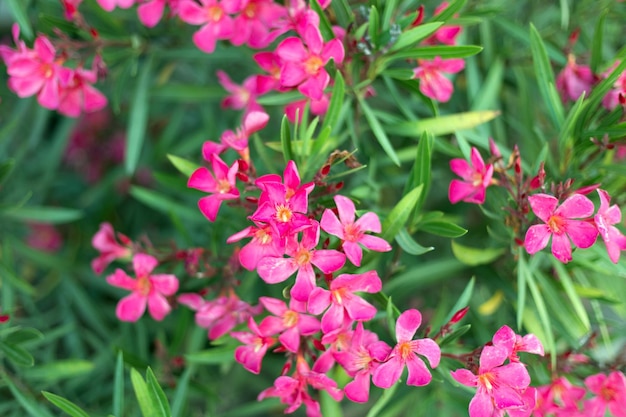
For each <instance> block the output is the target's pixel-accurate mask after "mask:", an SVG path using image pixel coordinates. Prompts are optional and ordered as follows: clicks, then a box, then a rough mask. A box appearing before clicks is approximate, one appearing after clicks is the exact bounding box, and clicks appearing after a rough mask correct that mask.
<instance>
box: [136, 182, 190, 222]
mask: <svg viewBox="0 0 626 417" xmlns="http://www.w3.org/2000/svg"><path fill="white" fill-rule="evenodd" d="M130 195H132V196H133V197H134V198H136V199H137V200H138V201H141V202H142V203H144V204H145V205H147V206H148V207H151V208H153V209H155V210H156V211H159V212H162V213H164V214H167V215H169V214H170V213H176V214H177V215H178V216H180V217H184V218H185V219H187V220H194V221H199V220H201V219H202V214H201V213H200V211H198V210H194V209H193V208H191V207H190V206H188V205H184V204H181V203H178V202H176V201H174V200H172V199H170V198H169V197H166V196H164V195H163V194H160V193H158V192H156V191H153V190H148V189H147V188H143V187H138V186H135V185H133V186H131V187H130Z"/></svg>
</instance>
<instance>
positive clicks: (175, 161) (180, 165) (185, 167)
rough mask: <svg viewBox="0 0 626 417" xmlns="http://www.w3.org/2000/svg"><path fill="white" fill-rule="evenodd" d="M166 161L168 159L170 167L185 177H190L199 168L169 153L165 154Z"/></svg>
mask: <svg viewBox="0 0 626 417" xmlns="http://www.w3.org/2000/svg"><path fill="white" fill-rule="evenodd" d="M167 159H169V160H170V162H171V163H172V165H174V167H175V168H176V169H177V170H179V171H180V172H181V174H183V175H184V176H186V177H190V176H191V174H193V172H194V171H195V170H196V169H198V168H199V167H200V166H199V165H198V164H195V163H193V162H191V161H189V160H187V159H184V158H181V157H179V156H176V155H172V154H169V153H168V154H167Z"/></svg>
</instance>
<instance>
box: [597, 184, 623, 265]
mask: <svg viewBox="0 0 626 417" xmlns="http://www.w3.org/2000/svg"><path fill="white" fill-rule="evenodd" d="M598 194H599V195H600V208H598V212H597V213H596V215H595V216H594V217H593V221H594V223H595V225H596V228H597V229H598V233H599V234H600V237H601V238H602V240H604V244H605V246H606V250H607V252H608V253H609V258H610V259H611V261H612V262H613V263H617V261H619V256H620V253H621V251H623V250H625V249H626V236H624V235H623V234H622V232H620V231H619V229H618V228H617V227H615V226H613V225H614V224H619V223H621V221H622V211H621V210H620V208H619V207H618V206H617V205H616V204H613V205H612V206H609V204H611V196H610V195H609V193H607V192H606V191H605V190H601V189H598Z"/></svg>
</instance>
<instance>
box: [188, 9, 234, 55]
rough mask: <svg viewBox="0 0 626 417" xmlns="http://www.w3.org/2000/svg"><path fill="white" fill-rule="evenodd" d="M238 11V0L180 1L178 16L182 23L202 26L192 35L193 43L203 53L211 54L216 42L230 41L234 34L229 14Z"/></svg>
mask: <svg viewBox="0 0 626 417" xmlns="http://www.w3.org/2000/svg"><path fill="white" fill-rule="evenodd" d="M238 11H239V0H221V1H220V0H200V4H198V3H197V2H195V1H194V0H180V5H179V8H178V14H179V16H180V18H181V19H182V21H183V22H186V23H189V24H191V25H202V27H201V28H200V30H198V31H197V32H196V33H194V35H193V43H194V44H195V45H196V46H197V47H198V49H200V50H201V51H203V52H206V53H209V54H210V53H212V52H213V51H214V50H215V45H216V43H217V41H218V40H220V39H221V40H224V39H230V38H231V36H233V34H234V33H235V26H234V25H233V18H232V17H231V16H230V15H229V14H233V13H237V12H238Z"/></svg>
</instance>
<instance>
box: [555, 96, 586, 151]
mask: <svg viewBox="0 0 626 417" xmlns="http://www.w3.org/2000/svg"><path fill="white" fill-rule="evenodd" d="M584 100H585V93H584V92H583V94H581V95H580V97H579V98H578V100H576V103H574V105H573V106H572V108H571V109H570V111H569V113H568V114H567V118H566V119H565V121H564V122H563V125H562V126H561V129H560V133H559V139H558V144H559V153H560V155H566V153H567V152H568V149H571V148H573V143H574V141H575V140H576V139H577V137H576V136H577V135H575V134H574V132H573V130H574V126H575V125H576V123H577V122H578V118H579V116H580V114H581V110H582V108H583V104H584ZM562 159H563V163H567V162H568V160H567V159H568V158H562Z"/></svg>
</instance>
